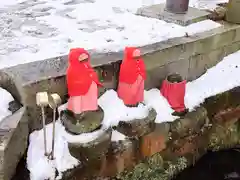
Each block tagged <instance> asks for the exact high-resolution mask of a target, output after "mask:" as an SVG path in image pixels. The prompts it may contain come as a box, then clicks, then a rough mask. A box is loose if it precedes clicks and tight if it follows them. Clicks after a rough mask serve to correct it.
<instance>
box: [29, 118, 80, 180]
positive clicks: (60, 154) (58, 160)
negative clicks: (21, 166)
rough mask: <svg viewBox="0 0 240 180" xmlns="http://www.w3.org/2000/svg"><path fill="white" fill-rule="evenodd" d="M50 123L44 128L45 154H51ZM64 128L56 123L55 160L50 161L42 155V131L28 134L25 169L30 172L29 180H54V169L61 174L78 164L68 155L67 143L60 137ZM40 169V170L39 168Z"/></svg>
mask: <svg viewBox="0 0 240 180" xmlns="http://www.w3.org/2000/svg"><path fill="white" fill-rule="evenodd" d="M52 125H53V124H52V123H50V124H48V125H47V126H46V132H47V152H48V153H50V152H51V150H52V149H51V143H52ZM63 129H64V127H63V126H62V125H61V124H60V123H59V122H56V136H55V151H54V154H55V160H53V161H51V160H49V159H48V158H47V157H46V156H45V155H44V143H43V130H39V131H34V132H33V133H31V134H30V140H29V147H28V153H27V168H28V170H29V171H30V178H31V180H45V179H48V178H50V180H53V179H54V178H55V169H57V170H58V172H59V177H58V178H61V172H64V171H66V170H67V169H72V168H73V167H75V166H77V165H78V164H79V163H80V162H78V160H77V159H75V158H74V157H72V156H71V155H70V153H69V149H68V144H67V141H66V140H65V139H64V137H63V136H62V133H61V132H62V131H63ZM39 167H41V168H39Z"/></svg>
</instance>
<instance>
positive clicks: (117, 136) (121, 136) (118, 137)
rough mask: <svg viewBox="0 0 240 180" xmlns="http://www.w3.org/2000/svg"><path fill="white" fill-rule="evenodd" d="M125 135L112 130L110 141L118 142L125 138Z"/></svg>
mask: <svg viewBox="0 0 240 180" xmlns="http://www.w3.org/2000/svg"><path fill="white" fill-rule="evenodd" d="M126 137H127V136H125V135H124V134H122V133H120V132H118V131H116V130H113V131H112V137H111V141H112V142H118V141H124V140H125V139H126Z"/></svg>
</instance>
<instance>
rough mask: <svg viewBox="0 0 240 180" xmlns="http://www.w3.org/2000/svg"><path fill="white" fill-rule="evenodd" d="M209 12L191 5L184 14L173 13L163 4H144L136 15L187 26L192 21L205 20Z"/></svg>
mask: <svg viewBox="0 0 240 180" xmlns="http://www.w3.org/2000/svg"><path fill="white" fill-rule="evenodd" d="M209 14H210V13H209V12H207V11H203V10H199V9H197V8H192V7H189V9H188V11H187V12H186V13H185V14H174V13H171V12H168V11H166V10H165V4H155V5H151V6H145V7H142V8H140V9H138V11H137V15H140V16H145V17H150V18H156V19H160V20H164V21H166V22H170V23H175V24H179V25H181V26H187V25H189V24H192V23H196V22H199V21H203V20H206V19H207V17H208V15H209Z"/></svg>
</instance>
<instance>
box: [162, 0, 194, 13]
mask: <svg viewBox="0 0 240 180" xmlns="http://www.w3.org/2000/svg"><path fill="white" fill-rule="evenodd" d="M188 5H189V0H166V7H165V10H166V11H168V12H171V13H174V14H185V13H186V12H187V11H188Z"/></svg>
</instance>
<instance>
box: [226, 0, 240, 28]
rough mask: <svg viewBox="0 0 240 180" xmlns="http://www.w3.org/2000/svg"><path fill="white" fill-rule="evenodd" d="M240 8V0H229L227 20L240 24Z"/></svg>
mask: <svg viewBox="0 0 240 180" xmlns="http://www.w3.org/2000/svg"><path fill="white" fill-rule="evenodd" d="M239 9H240V1H239V0H229V2H228V5H227V12H226V21H228V22H231V23H236V24H240V15H239Z"/></svg>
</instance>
